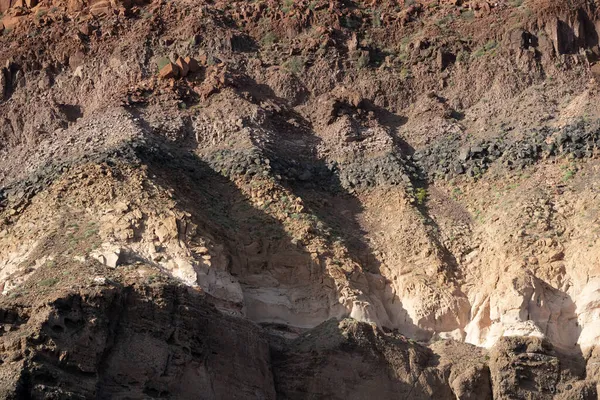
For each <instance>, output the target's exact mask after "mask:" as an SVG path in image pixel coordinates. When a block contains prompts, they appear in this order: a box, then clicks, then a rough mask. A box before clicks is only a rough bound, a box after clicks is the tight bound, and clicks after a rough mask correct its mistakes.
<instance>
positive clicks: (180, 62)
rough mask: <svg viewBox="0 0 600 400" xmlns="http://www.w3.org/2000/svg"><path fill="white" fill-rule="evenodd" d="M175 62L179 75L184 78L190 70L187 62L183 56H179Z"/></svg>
mask: <svg viewBox="0 0 600 400" xmlns="http://www.w3.org/2000/svg"><path fill="white" fill-rule="evenodd" d="M176 64H177V66H178V67H179V75H181V77H182V78H185V77H186V76H187V75H188V73H189V72H190V67H189V65H188V63H187V62H186V61H185V60H184V59H183V58H181V57H179V58H178V59H177V61H176Z"/></svg>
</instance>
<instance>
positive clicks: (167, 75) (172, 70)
mask: <svg viewBox="0 0 600 400" xmlns="http://www.w3.org/2000/svg"><path fill="white" fill-rule="evenodd" d="M158 75H159V76H160V78H161V79H171V78H173V79H174V78H177V77H179V67H178V66H177V65H175V64H173V63H172V62H170V63H168V64H167V65H165V66H164V67H163V68H162V69H161V70H160V72H159V73H158Z"/></svg>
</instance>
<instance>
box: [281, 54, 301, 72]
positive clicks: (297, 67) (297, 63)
mask: <svg viewBox="0 0 600 400" xmlns="http://www.w3.org/2000/svg"><path fill="white" fill-rule="evenodd" d="M283 66H284V68H285V69H287V70H288V71H290V72H291V73H293V74H295V75H300V74H301V73H302V71H304V60H303V59H302V58H301V57H292V58H290V59H289V60H287V61H286V62H285V63H284V64H283Z"/></svg>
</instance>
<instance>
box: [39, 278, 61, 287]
mask: <svg viewBox="0 0 600 400" xmlns="http://www.w3.org/2000/svg"><path fill="white" fill-rule="evenodd" d="M57 283H58V279H57V278H49V279H44V280H43V281H40V282H39V283H38V285H39V286H45V287H50V286H54V285H56V284H57Z"/></svg>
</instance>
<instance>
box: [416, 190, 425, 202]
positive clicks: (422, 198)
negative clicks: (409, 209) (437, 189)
mask: <svg viewBox="0 0 600 400" xmlns="http://www.w3.org/2000/svg"><path fill="white" fill-rule="evenodd" d="M415 198H416V199H417V203H418V204H419V205H422V204H424V203H425V201H427V189H425V188H417V189H416V190H415Z"/></svg>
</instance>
